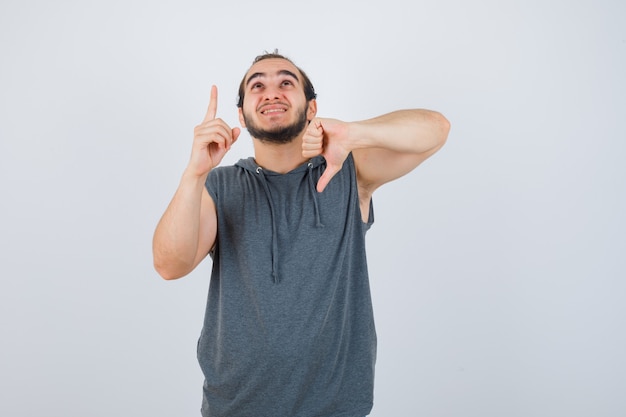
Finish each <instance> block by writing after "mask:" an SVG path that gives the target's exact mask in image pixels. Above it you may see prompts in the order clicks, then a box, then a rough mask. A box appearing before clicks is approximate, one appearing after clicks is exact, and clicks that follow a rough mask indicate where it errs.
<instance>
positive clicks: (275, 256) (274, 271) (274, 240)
mask: <svg viewBox="0 0 626 417" xmlns="http://www.w3.org/2000/svg"><path fill="white" fill-rule="evenodd" d="M261 171H263V168H261V167H257V169H256V173H257V174H259V178H261V184H263V188H264V189H265V195H266V197H267V201H268V202H269V205H270V217H271V220H272V278H273V279H274V284H278V230H277V228H276V218H275V216H276V209H275V208H274V201H273V200H272V195H271V193H270V187H269V185H268V184H267V180H266V179H265V174H263V172H261Z"/></svg>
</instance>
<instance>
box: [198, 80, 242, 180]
mask: <svg viewBox="0 0 626 417" xmlns="http://www.w3.org/2000/svg"><path fill="white" fill-rule="evenodd" d="M216 113H217V87H216V86H212V87H211V98H210V100H209V108H208V110H207V112H206V116H204V120H203V121H202V123H200V124H199V125H198V126H196V127H195V129H194V137H193V146H192V149H191V159H190V161H189V166H188V171H189V172H190V173H192V174H194V175H197V176H198V177H201V176H204V175H206V174H208V173H209V171H211V170H212V169H213V168H215V167H216V166H218V165H219V163H220V162H221V161H222V158H224V155H226V152H228V151H229V150H230V147H231V146H232V144H233V143H235V141H236V140H237V138H238V137H239V134H240V133H241V129H240V128H238V127H235V128H233V129H231V128H230V126H228V124H226V122H224V121H223V120H222V119H216V118H215V115H216Z"/></svg>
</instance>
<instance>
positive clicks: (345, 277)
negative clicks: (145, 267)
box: [153, 53, 449, 417]
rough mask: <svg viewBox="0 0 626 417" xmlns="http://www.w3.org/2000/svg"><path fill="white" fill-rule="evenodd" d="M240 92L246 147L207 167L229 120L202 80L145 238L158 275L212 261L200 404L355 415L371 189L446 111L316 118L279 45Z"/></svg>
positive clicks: (368, 314)
mask: <svg viewBox="0 0 626 417" xmlns="http://www.w3.org/2000/svg"><path fill="white" fill-rule="evenodd" d="M239 99H240V100H239V104H238V106H239V119H240V122H241V125H242V127H244V128H247V129H248V131H249V133H250V136H251V137H252V138H253V141H254V158H248V159H242V160H240V161H239V162H238V163H237V164H235V165H234V166H228V167H219V168H218V167H217V166H218V165H219V163H220V161H221V160H222V158H223V157H224V155H225V154H226V152H228V151H229V150H230V148H231V146H232V145H233V143H234V142H235V141H236V140H237V138H238V137H239V133H240V129H239V128H236V127H235V128H231V127H230V126H228V125H227V124H226V123H225V122H224V121H223V120H221V119H219V118H216V112H217V89H216V88H215V87H213V88H212V90H211V98H210V102H209V108H208V111H207V114H206V117H205V118H204V121H203V122H202V123H201V124H200V125H199V126H197V127H196V128H195V136H194V141H193V147H192V152H191V159H190V161H189V164H188V166H187V168H186V170H185V172H184V174H183V176H182V179H181V181H180V185H179V187H178V189H177V190H176V193H175V195H174V197H173V199H172V201H171V203H170V204H169V206H168V208H167V210H166V211H165V213H164V215H163V217H162V219H161V220H160V222H159V224H158V226H157V228H156V231H155V234H154V242H153V252H154V265H155V268H156V270H157V271H158V272H159V274H160V275H161V276H162V277H163V278H165V279H175V278H179V277H182V276H184V275H186V274H188V273H189V272H190V271H192V270H193V269H194V268H195V267H196V266H197V265H198V264H199V263H200V262H201V261H202V260H203V259H204V258H205V257H206V256H207V254H210V255H211V257H212V260H213V270H212V276H211V282H210V288H209V297H208V301H207V307H206V314H205V319H204V326H203V329H202V333H201V336H200V340H199V343H198V360H199V363H200V366H201V368H202V371H203V373H204V376H205V383H204V388H203V393H204V397H203V402H202V415H203V416H205V417H209V416H211V417H224V416H237V417H244V416H246V417H313V416H316V417H340V416H341V417H362V416H364V415H366V414H368V413H369V412H370V410H371V408H372V396H373V387H374V362H375V358H376V333H375V329H374V319H373V314H372V304H371V298H370V289H369V283H368V274H367V264H366V256H365V233H366V231H367V230H368V229H369V227H370V226H371V224H372V223H373V221H374V219H373V208H372V194H373V192H374V191H375V190H376V189H377V188H378V187H380V186H381V185H383V184H385V183H386V182H389V181H392V180H394V179H396V178H399V177H401V176H402V175H404V174H407V173H408V172H410V171H411V170H413V169H414V168H415V167H417V166H418V165H419V164H420V163H421V162H422V161H424V160H425V159H426V158H428V157H429V156H431V155H432V154H434V153H435V152H436V151H437V150H438V149H439V148H441V146H443V144H444V142H445V140H446V138H447V135H448V130H449V123H448V121H447V120H446V119H445V118H444V117H443V116H442V115H441V114H439V113H437V112H433V111H428V110H401V111H395V112H392V113H388V114H385V115H382V116H380V117H376V118H373V119H369V120H364V121H359V122H351V123H347V122H343V121H340V120H335V119H327V118H317V117H316V113H317V102H316V95H315V90H314V89H313V85H312V84H311V82H310V80H309V78H308V77H307V76H306V74H305V73H304V72H303V71H302V70H301V69H300V68H298V67H297V66H295V65H294V64H293V63H292V62H291V61H290V60H289V59H287V58H285V57H283V56H281V55H279V54H277V53H272V54H265V55H261V56H259V57H257V58H256V59H255V61H254V62H253V65H252V66H251V67H250V69H249V70H248V72H247V73H246V75H245V76H244V78H243V80H242V82H241V86H240V90H239Z"/></svg>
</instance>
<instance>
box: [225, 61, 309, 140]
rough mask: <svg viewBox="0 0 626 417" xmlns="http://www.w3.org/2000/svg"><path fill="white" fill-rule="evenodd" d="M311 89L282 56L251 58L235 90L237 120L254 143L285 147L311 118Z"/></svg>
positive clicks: (303, 77)
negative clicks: (262, 142) (237, 110)
mask: <svg viewBox="0 0 626 417" xmlns="http://www.w3.org/2000/svg"><path fill="white" fill-rule="evenodd" d="M315 97H316V94H315V89H314V88H313V84H312V83H311V81H310V80H309V78H308V77H307V75H306V74H305V73H304V71H302V70H301V69H300V68H298V67H297V66H296V65H295V64H294V63H293V62H292V61H291V60H290V59H288V58H286V57H284V56H283V55H280V54H278V53H277V52H274V53H266V54H264V55H260V56H258V57H256V58H255V60H254V62H253V64H252V66H251V67H250V69H249V70H248V72H247V73H246V75H245V76H244V77H243V79H242V80H241V84H240V86H239V100H238V104H237V106H238V107H239V119H240V122H241V124H242V126H243V127H246V128H247V129H248V132H249V133H250V135H251V136H252V137H254V138H256V139H259V140H261V141H265V142H271V143H288V142H291V141H292V140H293V139H295V138H296V137H297V136H298V135H299V134H301V133H302V132H303V131H304V129H305V128H306V126H307V124H308V122H309V121H310V120H311V119H312V118H313V117H315V114H316V112H317V104H316V102H315Z"/></svg>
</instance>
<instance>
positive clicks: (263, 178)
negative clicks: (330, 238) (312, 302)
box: [235, 156, 326, 284]
mask: <svg viewBox="0 0 626 417" xmlns="http://www.w3.org/2000/svg"><path fill="white" fill-rule="evenodd" d="M322 165H324V166H322ZM325 165H326V160H325V159H324V157H322V156H316V157H314V158H311V159H310V160H309V162H308V163H305V164H302V165H300V166H299V167H297V168H295V169H294V170H292V171H290V172H289V174H295V173H298V172H303V173H304V175H306V176H307V178H308V181H307V182H308V186H309V190H310V192H311V196H312V198H313V206H314V212H315V219H314V221H315V226H316V227H324V224H323V223H322V220H321V217H320V210H319V201H318V192H317V189H316V186H317V180H316V179H315V178H314V177H315V175H314V173H313V172H314V171H313V170H317V169H318V168H320V167H321V169H322V171H323V170H324V169H325ZM235 166H237V167H240V168H243V169H245V170H246V171H248V172H250V173H251V174H253V177H254V178H257V179H258V181H259V182H260V183H261V185H262V188H263V190H264V191H265V196H266V197H267V201H268V203H269V208H270V217H271V218H270V221H271V223H272V250H271V253H272V278H273V279H274V283H275V284H278V283H279V282H280V279H279V276H278V265H279V257H280V253H279V251H278V232H277V221H276V216H277V212H276V209H275V206H274V200H273V199H272V193H271V191H270V187H269V184H268V182H267V177H269V176H272V175H286V174H280V173H277V172H274V171H270V170H266V169H264V168H263V167H261V166H260V165H258V164H257V163H256V161H255V160H254V158H253V157H250V158H246V159H240V160H239V161H238V162H237V163H236V164H235ZM320 175H321V173H320Z"/></svg>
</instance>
